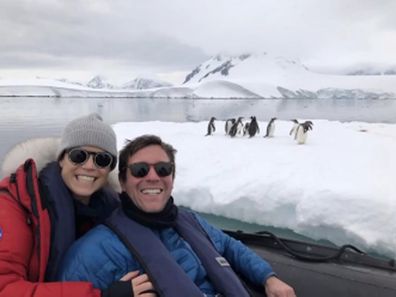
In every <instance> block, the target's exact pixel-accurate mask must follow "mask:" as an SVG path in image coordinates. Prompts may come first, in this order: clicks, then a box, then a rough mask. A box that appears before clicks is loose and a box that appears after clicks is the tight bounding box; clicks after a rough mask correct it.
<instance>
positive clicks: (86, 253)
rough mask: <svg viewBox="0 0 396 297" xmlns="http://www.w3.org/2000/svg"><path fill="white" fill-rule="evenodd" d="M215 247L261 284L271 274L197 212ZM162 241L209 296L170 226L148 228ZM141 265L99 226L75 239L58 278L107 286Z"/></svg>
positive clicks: (197, 265) (203, 276)
mask: <svg viewBox="0 0 396 297" xmlns="http://www.w3.org/2000/svg"><path fill="white" fill-rule="evenodd" d="M195 216H196V218H197V220H198V222H199V223H200V224H201V226H202V227H203V229H204V230H205V232H206V233H207V234H208V236H209V238H210V239H211V241H212V242H213V243H214V245H215V248H216V250H217V251H218V252H219V253H220V254H221V255H222V256H223V257H225V258H226V259H227V260H228V262H229V263H230V264H231V266H232V267H233V269H234V270H235V271H236V272H238V273H240V274H242V275H243V276H245V277H246V278H247V279H249V280H250V281H251V282H252V283H254V284H257V285H262V284H263V283H264V281H265V280H266V279H267V278H268V277H269V276H272V275H274V273H273V271H272V268H271V267H270V266H269V264H268V263H267V262H265V261H264V260H263V259H262V258H260V257H259V256H257V255H256V254H255V253H254V252H253V251H251V250H250V249H249V248H248V247H246V246H245V245H243V244H242V243H241V242H239V241H237V240H235V239H233V238H231V237H229V236H228V235H226V234H225V233H223V232H222V231H221V230H219V229H217V228H215V227H214V226H212V225H210V224H209V223H207V222H206V221H205V220H204V219H203V218H201V217H200V216H198V215H196V214H195ZM151 230H152V231H153V232H154V233H155V234H156V235H157V236H158V238H159V239H160V240H161V242H162V243H163V244H164V246H165V247H166V249H167V250H168V251H169V252H170V254H171V255H172V257H173V258H174V259H175V260H176V262H177V263H178V264H179V265H180V266H181V267H182V269H183V270H184V271H185V272H186V274H187V275H188V277H189V278H190V279H192V280H193V281H194V283H195V284H196V285H197V286H198V287H199V289H200V290H201V291H202V292H203V293H206V294H208V295H210V294H214V293H215V290H214V288H213V286H212V284H211V283H210V282H209V280H208V278H207V273H206V271H205V268H204V267H203V265H202V263H201V262H200V260H199V258H198V257H197V255H196V254H195V253H194V251H193V250H192V249H191V247H190V245H189V244H188V243H187V242H185V241H184V240H183V239H182V238H181V237H180V236H179V234H178V233H177V232H176V231H175V230H174V229H173V228H165V229H158V230H156V229H151ZM133 270H139V271H141V272H142V273H143V268H142V266H141V265H140V264H139V262H138V261H137V260H136V259H135V258H134V256H132V255H131V253H130V252H129V251H128V249H127V248H126V247H125V246H124V244H123V243H122V242H121V241H120V240H119V238H118V237H117V236H116V235H115V234H114V233H113V232H112V231H111V230H110V229H109V228H107V227H106V226H103V225H100V226H98V227H96V228H94V229H93V230H91V231H90V232H89V233H88V234H87V235H86V236H84V237H83V238H81V239H80V240H78V241H77V242H76V243H75V244H74V245H73V246H72V247H71V249H70V250H69V251H68V253H67V254H66V257H65V259H64V262H63V265H62V267H61V270H60V276H59V277H60V279H61V280H69V281H72V280H73V281H78V280H88V281H90V282H92V283H93V284H94V286H95V287H97V288H101V289H104V288H107V287H108V286H109V285H110V284H111V283H112V282H113V281H117V280H119V279H120V278H121V277H122V276H123V275H125V274H126V273H127V272H129V271H133Z"/></svg>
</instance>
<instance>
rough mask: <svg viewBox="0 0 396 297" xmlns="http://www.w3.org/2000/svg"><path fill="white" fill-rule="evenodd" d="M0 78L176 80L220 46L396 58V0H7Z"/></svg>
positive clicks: (303, 55)
mask: <svg viewBox="0 0 396 297" xmlns="http://www.w3.org/2000/svg"><path fill="white" fill-rule="evenodd" d="M0 38H1V39H0V78H14V77H36V76H46V77H57V78H61V77H65V78H69V79H73V78H75V80H79V81H83V82H86V81H87V80H89V79H90V78H91V77H92V76H93V75H96V74H101V75H104V76H105V77H107V78H108V79H109V80H110V81H111V80H113V81H114V80H118V81H120V80H123V81H124V82H125V81H127V80H131V79H133V78H135V77H136V76H139V75H140V76H154V75H157V77H158V78H162V79H166V80H169V81H171V82H179V81H180V80H182V79H183V78H184V77H185V75H186V74H187V73H188V72H190V71H191V70H192V69H193V68H195V67H196V66H198V65H199V64H200V63H202V62H204V61H205V60H207V59H208V58H210V57H211V56H213V55H216V54H218V53H227V54H237V55H238V54H241V53H248V52H267V53H271V54H273V55H281V56H285V57H288V58H291V59H298V60H300V61H301V62H302V63H303V64H305V65H306V66H307V67H309V68H311V69H313V70H320V71H331V72H334V71H341V70H345V69H348V68H349V67H351V66H355V65H359V66H360V65H363V66H366V65H374V66H377V67H387V66H394V65H396V59H395V57H396V1H394V0H298V1H293V0H196V1H193V0H129V1H128V0H1V1H0Z"/></svg>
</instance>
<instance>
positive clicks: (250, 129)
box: [205, 116, 313, 144]
mask: <svg viewBox="0 0 396 297" xmlns="http://www.w3.org/2000/svg"><path fill="white" fill-rule="evenodd" d="M215 120H216V117H211V118H210V120H209V123H208V131H207V133H206V135H205V136H209V135H212V134H213V133H214V132H215V131H216V127H215ZM276 120H277V118H271V120H270V121H269V122H268V124H267V129H266V134H265V135H264V137H273V136H274V131H275V121H276ZM291 121H292V122H293V123H294V124H293V127H292V128H291V130H290V132H289V135H291V136H293V135H294V140H296V142H297V143H298V144H304V143H305V142H306V140H307V134H308V131H309V130H312V126H313V123H312V122H311V121H305V122H303V123H299V122H298V121H297V120H296V119H293V120H291ZM224 130H225V134H226V135H229V136H230V137H235V136H245V135H249V137H253V136H255V135H256V134H258V133H260V128H259V125H258V123H257V119H256V117H255V116H251V117H250V121H249V122H245V123H244V122H243V117H238V118H237V119H235V118H231V119H227V120H226V121H225V127H224Z"/></svg>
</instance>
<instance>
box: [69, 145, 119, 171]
mask: <svg viewBox="0 0 396 297" xmlns="http://www.w3.org/2000/svg"><path fill="white" fill-rule="evenodd" d="M67 155H68V156H69V160H70V161H71V162H73V163H74V164H76V165H83V164H84V163H85V162H87V161H88V159H89V156H92V157H93V162H94V164H95V166H96V167H98V168H106V167H108V166H110V165H111V163H113V156H112V155H111V154H109V153H108V152H90V151H87V150H84V149H82V148H74V149H71V150H70V151H68V153H67Z"/></svg>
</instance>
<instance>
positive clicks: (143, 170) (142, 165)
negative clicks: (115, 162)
mask: <svg viewBox="0 0 396 297" xmlns="http://www.w3.org/2000/svg"><path fill="white" fill-rule="evenodd" d="M150 167H153V168H154V170H155V172H156V173H157V175H158V176H159V177H166V176H169V175H171V174H172V172H173V163H172V162H158V163H154V164H149V163H147V162H138V163H132V164H129V165H128V169H129V172H130V173H131V175H132V176H134V177H137V178H142V177H145V176H146V175H147V174H149V172H150Z"/></svg>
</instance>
